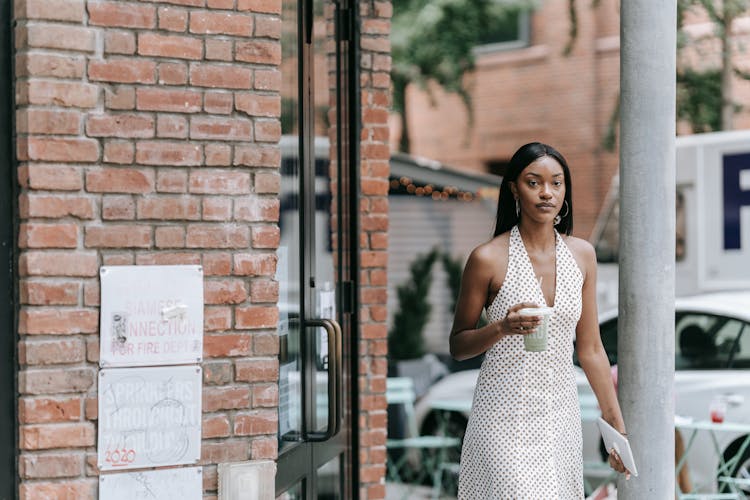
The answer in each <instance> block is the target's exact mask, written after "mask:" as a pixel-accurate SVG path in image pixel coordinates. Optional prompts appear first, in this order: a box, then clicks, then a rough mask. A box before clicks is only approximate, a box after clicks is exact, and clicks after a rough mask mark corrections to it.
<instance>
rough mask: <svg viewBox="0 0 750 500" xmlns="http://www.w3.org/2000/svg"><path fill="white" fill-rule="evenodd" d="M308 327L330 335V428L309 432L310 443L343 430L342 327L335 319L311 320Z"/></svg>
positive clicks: (308, 321) (307, 434) (330, 436)
mask: <svg viewBox="0 0 750 500" xmlns="http://www.w3.org/2000/svg"><path fill="white" fill-rule="evenodd" d="M305 323H306V326H312V327H319V328H323V329H324V330H325V331H326V335H328V428H327V429H326V430H325V432H307V431H305V439H306V440H308V441H327V440H329V439H331V438H332V437H333V436H335V435H336V434H337V433H338V432H339V429H340V428H341V374H342V369H343V360H342V353H341V326H340V325H339V324H338V323H337V322H336V320H333V319H324V318H323V319H310V320H307V321H306V322H305Z"/></svg>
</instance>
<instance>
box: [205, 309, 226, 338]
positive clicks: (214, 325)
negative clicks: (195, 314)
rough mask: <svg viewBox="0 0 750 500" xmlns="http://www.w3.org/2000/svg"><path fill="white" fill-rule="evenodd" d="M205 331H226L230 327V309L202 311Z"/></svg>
mask: <svg viewBox="0 0 750 500" xmlns="http://www.w3.org/2000/svg"><path fill="white" fill-rule="evenodd" d="M203 322H204V325H205V329H206V330H207V331H210V332H216V331H223V330H228V329H229V328H230V327H231V326H232V309H231V308H230V307H206V308H205V310H204V311H203Z"/></svg>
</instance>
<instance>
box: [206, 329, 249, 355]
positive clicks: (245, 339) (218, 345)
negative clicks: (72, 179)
mask: <svg viewBox="0 0 750 500" xmlns="http://www.w3.org/2000/svg"><path fill="white" fill-rule="evenodd" d="M251 342H252V337H250V336H249V335H247V334H241V333H238V334H222V335H206V336H204V338H203V355H204V357H206V358H227V357H235V356H248V355H250V354H251V353H252V346H251Z"/></svg>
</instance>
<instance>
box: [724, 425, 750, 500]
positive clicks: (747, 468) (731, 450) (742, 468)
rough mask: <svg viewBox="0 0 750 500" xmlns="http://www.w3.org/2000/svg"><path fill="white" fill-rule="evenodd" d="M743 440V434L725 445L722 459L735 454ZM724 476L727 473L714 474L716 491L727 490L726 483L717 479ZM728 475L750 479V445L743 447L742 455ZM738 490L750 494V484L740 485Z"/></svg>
mask: <svg viewBox="0 0 750 500" xmlns="http://www.w3.org/2000/svg"><path fill="white" fill-rule="evenodd" d="M744 440H745V436H742V437H739V438H737V439H736V440H734V441H733V442H732V444H730V445H729V446H728V447H727V449H726V450H725V451H724V460H729V459H730V458H732V457H733V456H735V455H736V454H737V452H738V451H739V449H740V446H741V445H742V441H744ZM726 476H727V474H717V475H716V490H717V491H720V492H721V491H727V486H726V483H724V482H723V481H720V480H719V478H720V477H726ZM729 477H732V478H735V479H750V447H748V448H746V449H745V451H744V452H743V454H742V457H741V458H740V460H739V461H738V462H737V465H735V466H734V467H732V470H731V473H730V474H729ZM722 488H723V489H722ZM740 491H742V492H743V494H744V495H745V496H750V486H744V487H741V488H740Z"/></svg>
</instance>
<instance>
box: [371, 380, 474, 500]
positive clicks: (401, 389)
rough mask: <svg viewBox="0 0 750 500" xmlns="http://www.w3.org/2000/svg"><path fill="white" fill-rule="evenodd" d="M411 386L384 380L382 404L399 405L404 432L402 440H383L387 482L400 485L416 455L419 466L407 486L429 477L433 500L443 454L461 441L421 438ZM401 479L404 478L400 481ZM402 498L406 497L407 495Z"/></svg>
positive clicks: (440, 479) (429, 437)
mask: <svg viewBox="0 0 750 500" xmlns="http://www.w3.org/2000/svg"><path fill="white" fill-rule="evenodd" d="M415 399H416V395H415V393H414V383H413V381H412V380H411V378H409V377H389V378H388V379H387V380H386V400H387V402H388V404H389V405H400V406H401V407H402V408H403V411H404V414H405V421H406V432H405V434H406V435H405V436H404V437H403V438H391V439H387V440H386V443H385V446H386V450H387V451H388V452H389V453H388V459H387V468H388V478H389V479H390V480H391V481H396V482H403V479H404V478H405V476H406V470H407V466H408V465H409V464H410V460H409V459H410V457H411V455H412V453H413V452H424V451H429V453H420V456H419V457H418V458H417V459H416V460H415V462H416V463H417V464H419V466H418V467H416V469H417V473H416V474H414V475H413V477H410V478H409V479H411V480H412V481H411V482H414V483H416V484H421V483H422V482H423V481H424V480H425V479H426V478H427V477H431V478H432V481H433V485H436V486H437V487H435V488H433V498H438V496H439V494H440V484H442V475H443V471H444V468H443V467H441V464H442V463H443V462H444V461H445V459H446V452H447V451H448V450H449V449H451V448H455V447H458V446H459V445H460V442H461V440H460V439H459V438H457V437H450V436H423V435H420V434H419V429H417V420H416V416H415V413H414V400H415ZM395 451H400V452H401V456H399V457H394V455H395V453H393V452H395ZM402 475H403V476H404V477H402ZM405 495H406V496H404V498H407V497H408V492H407V493H406V494H405Z"/></svg>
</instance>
